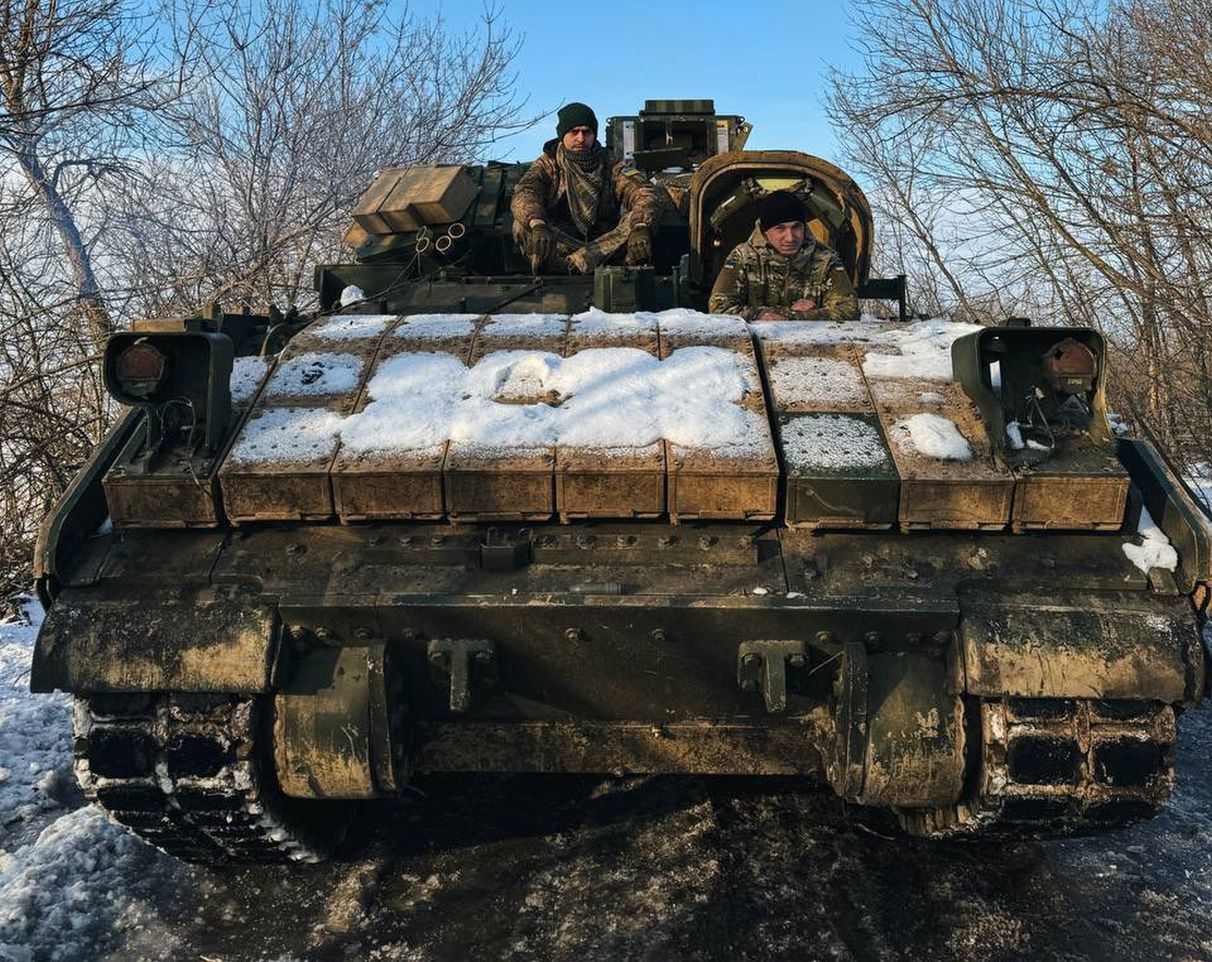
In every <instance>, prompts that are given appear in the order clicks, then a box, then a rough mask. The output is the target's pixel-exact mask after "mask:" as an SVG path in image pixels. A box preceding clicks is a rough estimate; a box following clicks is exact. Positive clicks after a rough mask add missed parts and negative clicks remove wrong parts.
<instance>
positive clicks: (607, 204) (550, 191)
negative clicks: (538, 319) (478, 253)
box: [509, 139, 663, 271]
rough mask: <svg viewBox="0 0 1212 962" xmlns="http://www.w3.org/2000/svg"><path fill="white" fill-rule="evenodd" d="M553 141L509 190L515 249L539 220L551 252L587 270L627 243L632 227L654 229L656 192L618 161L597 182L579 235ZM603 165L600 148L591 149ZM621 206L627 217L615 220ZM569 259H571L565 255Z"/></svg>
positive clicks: (524, 247)
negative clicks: (549, 236) (591, 212)
mask: <svg viewBox="0 0 1212 962" xmlns="http://www.w3.org/2000/svg"><path fill="white" fill-rule="evenodd" d="M558 144H559V140H558V139H555V140H549V141H548V142H547V143H546V144H544V146H543V153H542V154H540V155H539V159H538V160H536V161H535V162H534V163H533V164H531V165H530V169H529V170H527V171H526V173H524V174H523V175H522V177H521V179H520V180H519V181H518V184H517V186H516V187H515V188H514V189H513V199H512V200H511V201H510V205H509V209H510V211H511V212H512V213H513V235H514V240H515V241H516V242H517V244H518V247H519V249H521V250H527V249H528V240H529V234H530V222H531V221H532V220H541V221H544V222H546V223H547V225H548V226H549V227H550V228H551V229H552V231H553V233H554V234H555V241H556V251H557V253H558V255H560V256H561V257H562V258H568V259H569V262H570V263H571V264H572V266H573V268H574V269H576V270H581V271H585V270H591V269H592V268H593V267H595V266H597V265H598V264H601V263H604V262H605V261H607V260H608V259H609V258H610V257H611V256H612V255H613V254H614V253H615V252H616V251H619V250H621V249H622V248H623V247H624V246H625V245H626V243H627V238H628V236H629V235H630V234H631V232H632V230H634V229H635V228H636V227H644V226H647V227H654V226H655V224H656V221H657V218H658V217H659V215H660V212H661V208H662V206H663V200H662V196H661V192H660V191H659V190H658V189H657V188H655V187H653V186H652V185H651V184H650V183H648V181H647V180H646V179H645V177H644V175H643V174H641V173H640V171H639V170H637V169H636V167H635V166H634V165H633V164H630V163H627V162H625V161H619V162H618V163H616V164H615V165H614V167H613V168H612V169H611V170H609V171H608V172H607V174H606V176H604V177H603V178H602V193H601V196H600V197H599V199H598V208H597V222H596V223H595V224H594V225H593V226H592V227H591V228H590V230H589V236H588V237H584V236H582V235H581V234H580V232H579V231H578V230H577V228H576V226H575V224H574V223H573V220H572V216H571V214H570V212H569V209H568V196H567V194H568V189H567V185H566V184H565V183H564V175H563V172H562V171H561V170H560V165H559V164H558V163H557V162H556V147H557V146H558ZM594 149H595V150H597V151H599V152H600V153H601V156H602V163H603V164H605V163H606V156H607V155H606V151H605V148H603V147H601V146H600V145H599V146H597V147H595V148H594ZM624 207H626V208H627V213H626V214H623V215H622V216H621V217H620V212H621V211H622V209H623V208H624ZM570 255H571V256H570Z"/></svg>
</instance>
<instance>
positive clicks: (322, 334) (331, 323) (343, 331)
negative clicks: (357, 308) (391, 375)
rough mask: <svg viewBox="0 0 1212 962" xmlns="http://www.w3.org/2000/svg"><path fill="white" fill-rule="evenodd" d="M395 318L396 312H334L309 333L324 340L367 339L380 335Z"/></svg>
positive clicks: (311, 328)
mask: <svg viewBox="0 0 1212 962" xmlns="http://www.w3.org/2000/svg"><path fill="white" fill-rule="evenodd" d="M347 290H348V288H347ZM395 320H396V316H395V315H394V314H334V315H333V316H332V317H328V318H325V319H324V321H323V322H321V323H319V324H313V325H312V326H311V327H309V328H308V329H307V333H308V334H310V335H311V336H312V337H316V338H319V339H320V340H322V341H358V340H367V339H369V338H374V337H379V336H380V335H381V334H382V333H383V332H384V331H386V330H387V327H388V325H390V324H393V323H394V322H395Z"/></svg>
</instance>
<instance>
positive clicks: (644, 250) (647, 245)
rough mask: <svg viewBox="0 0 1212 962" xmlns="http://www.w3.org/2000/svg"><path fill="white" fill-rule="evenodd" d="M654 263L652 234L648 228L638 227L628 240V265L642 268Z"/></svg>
mask: <svg viewBox="0 0 1212 962" xmlns="http://www.w3.org/2000/svg"><path fill="white" fill-rule="evenodd" d="M650 263H652V232H651V231H650V230H649V229H648V228H647V227H636V228H634V229H633V230H632V231H631V234H630V235H629V236H628V238H627V264H628V266H630V267H640V266H641V265H644V264H650Z"/></svg>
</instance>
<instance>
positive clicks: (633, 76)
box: [410, 0, 855, 160]
mask: <svg viewBox="0 0 1212 962" xmlns="http://www.w3.org/2000/svg"><path fill="white" fill-rule="evenodd" d="M499 2H500V9H501V12H502V15H503V19H504V20H505V21H507V23H508V24H509V26H510V27H511V28H512V30H513V31H514V32H515V33H516V34H518V35H521V37H522V40H523V47H522V55H521V56H520V57H519V58H518V60H517V63H516V67H517V82H518V89H519V91H520V92H521V93H522V94H524V95H527V96H528V97H529V103H530V106H531V108H532V109H533V112H535V113H539V112H543V111H548V110H550V111H554V109H555V108H556V107H558V106H559V105H560V103H562V102H567V101H570V100H581V101H584V102H585V103H588V104H589V105H590V106H592V107H593V108H594V110H595V111H596V112H597V115H598V119H599V121H600V122H602V123H603V124H604V123H605V120H606V117H608V116H612V115H618V114H634V113H637V112H638V111H639V109H640V108H641V107H642V106H643V102H644V100H645V99H678V98H683V99H689V98H711V99H713V100H714V101H715V107H716V110H717V111H718V112H719V113H726V114H741V115H742V116H744V117H745V118H746V119H748V120H749V122H750V123H752V124H753V125H754V131H753V134H752V136H751V137H750V139H749V144H748V146H749V147H750V148H753V149H777V148H782V149H795V150H803V151H806V152H808V153H811V154H817V155H819V156H823V157H825V158H828V159H834V158H835V155H836V140H835V139H834V136H833V133H832V132H831V130H830V129H829V124H828V122H827V120H826V119H825V116H824V112H823V110H822V106H821V100H822V94H823V90H824V84H825V76H826V71H827V68H828V66H829V65H831V64H832V65H837V66H846V65H849V64H853V63H854V61H855V54H854V52H853V51H852V50H851V48H850V36H851V32H850V28H849V23H848V20H847V13H846V8H845V6H844V4H843V3H842V2H840V0H838V2H819V0H799V2H794V0H732V2H728V3H719V2H701V3H692V2H687V0H648V2H641V0H607V2H599V3H593V2H589V3H585V2H577V3H561V2H560V0H499ZM410 7H411V9H412V11H413V12H414V14H417V15H420V16H427V15H431V14H433V13H436V12H438V11H441V13H442V14H443V16H444V17H445V18H446V20H447V23H448V25H449V26H450V27H451V28H462V27H465V26H472V25H474V23H475V22H476V21H477V19H478V18H479V16H480V15H481V12H482V9H483V7H482V4H480V3H479V2H476V0H462V2H453V0H413V2H412V3H411V4H410ZM554 127H555V118H554V113H553V114H552V116H551V117H550V118H547V119H545V120H543V121H541V122H540V123H539V125H538V126H537V127H535V128H534V129H532V130H529V131H526V132H524V133H521V134H516V135H514V136H512V137H510V138H508V140H506V141H504V142H503V143H502V144H501V145H500V150H499V151H497V154H498V156H499V157H500V159H507V160H529V159H531V158H533V157H534V156H536V155H537V154H538V152H539V150H540V149H541V147H542V145H543V142H544V141H545V140H547V139H548V138H550V137H553V136H555V133H554Z"/></svg>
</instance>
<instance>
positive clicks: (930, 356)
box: [863, 319, 981, 381]
mask: <svg viewBox="0 0 1212 962" xmlns="http://www.w3.org/2000/svg"><path fill="white" fill-rule="evenodd" d="M980 329H981V328H980V327H979V325H976V324H957V323H955V322H954V321H944V320H941V319H936V320H932V321H916V322H915V323H913V324H908V325H906V326H905V327H896V328H892V329H889V330H883V331H881V332H880V333H878V334H876V335H874V336H873V337H872V338H871V342H872V343H873V344H877V345H879V346H880V347H881V348H891V352H890V353H880V352H876V351H870V352H868V354H867V357H866V359H865V360H864V361H863V373H864V374H866V375H867V376H868V377H877V378H916V379H921V380H929V381H950V380H952V377H953V375H952V371H951V345H952V344H953V343H955V341H956V340H957V339H958V338H961V337H963V336H964V335H965V334H972V333H973V332H975V331H979V330H980Z"/></svg>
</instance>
